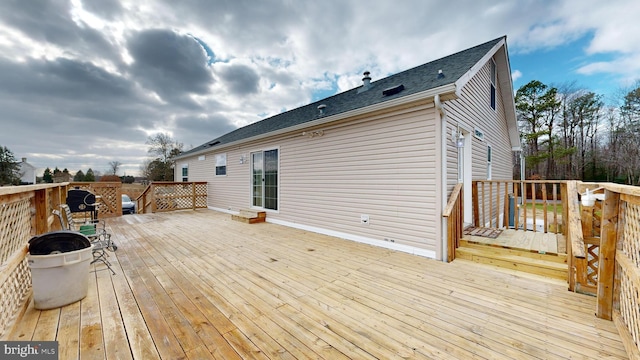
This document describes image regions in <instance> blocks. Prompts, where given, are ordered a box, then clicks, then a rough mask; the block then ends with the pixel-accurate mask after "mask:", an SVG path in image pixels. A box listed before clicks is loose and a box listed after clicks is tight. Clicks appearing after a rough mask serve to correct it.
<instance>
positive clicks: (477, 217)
mask: <svg viewBox="0 0 640 360" xmlns="http://www.w3.org/2000/svg"><path fill="white" fill-rule="evenodd" d="M471 198H472V201H473V225H474V226H479V225H480V214H479V212H478V211H479V210H478V182H477V181H474V182H472V184H471Z"/></svg>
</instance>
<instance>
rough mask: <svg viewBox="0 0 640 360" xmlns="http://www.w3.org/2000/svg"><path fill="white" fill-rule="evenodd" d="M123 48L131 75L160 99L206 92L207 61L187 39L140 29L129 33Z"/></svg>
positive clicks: (208, 82)
mask: <svg viewBox="0 0 640 360" xmlns="http://www.w3.org/2000/svg"><path fill="white" fill-rule="evenodd" d="M127 47H128V50H129V52H130V53H131V56H132V57H133V59H134V61H135V62H134V64H133V66H132V67H131V73H132V74H133V76H134V77H135V78H136V79H137V80H139V81H140V83H141V84H142V85H143V86H145V87H146V88H148V89H150V90H152V91H155V92H156V93H158V94H159V95H160V96H162V97H163V98H164V97H167V98H175V97H180V96H181V95H184V93H193V94H199V95H205V94H207V93H209V87H210V85H211V84H212V83H213V75H212V74H211V69H210V68H209V66H208V65H207V60H208V59H207V56H206V53H205V51H204V49H203V48H202V46H201V45H200V44H199V43H198V42H197V41H196V40H195V39H193V38H192V37H191V36H188V35H180V34H177V33H175V32H173V31H171V30H163V29H153V30H144V31H140V32H136V33H134V34H132V35H131V36H130V38H129V39H128V43H127Z"/></svg>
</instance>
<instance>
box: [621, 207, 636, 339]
mask: <svg viewBox="0 0 640 360" xmlns="http://www.w3.org/2000/svg"><path fill="white" fill-rule="evenodd" d="M630 200H633V203H632V202H628V201H622V202H621V204H620V210H621V211H620V222H619V226H621V231H622V253H624V256H625V257H626V258H628V260H629V261H630V263H631V265H629V266H630V267H629V266H621V264H618V265H617V266H616V270H617V272H618V275H617V276H616V277H617V278H618V279H619V284H620V285H619V290H618V291H619V295H618V299H619V311H620V316H621V318H622V321H623V322H624V324H625V325H626V328H627V330H628V331H629V334H630V335H631V337H632V338H633V340H634V342H635V344H636V347H640V346H638V345H639V344H640V288H638V286H637V282H636V281H634V280H637V273H638V269H640V201H638V198H637V197H635V198H631V199H630Z"/></svg>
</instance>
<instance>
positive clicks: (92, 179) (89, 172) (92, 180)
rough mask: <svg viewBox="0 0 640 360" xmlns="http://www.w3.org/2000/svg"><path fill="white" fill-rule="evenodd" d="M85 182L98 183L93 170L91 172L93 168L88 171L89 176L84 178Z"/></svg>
mask: <svg viewBox="0 0 640 360" xmlns="http://www.w3.org/2000/svg"><path fill="white" fill-rule="evenodd" d="M84 181H88V182H94V181H96V176H95V175H94V174H93V170H91V168H89V170H87V174H86V175H85V176H84Z"/></svg>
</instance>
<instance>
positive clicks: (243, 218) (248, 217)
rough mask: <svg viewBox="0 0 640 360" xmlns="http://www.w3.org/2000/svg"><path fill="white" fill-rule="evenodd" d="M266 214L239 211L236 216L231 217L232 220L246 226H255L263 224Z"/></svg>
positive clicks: (253, 211) (248, 210)
mask: <svg viewBox="0 0 640 360" xmlns="http://www.w3.org/2000/svg"><path fill="white" fill-rule="evenodd" d="M266 218H267V213H266V212H265V211H259V210H251V209H241V210H240V211H239V212H238V213H237V214H233V215H231V219H232V220H236V221H240V222H244V223H247V224H256V223H261V222H265V221H266Z"/></svg>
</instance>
